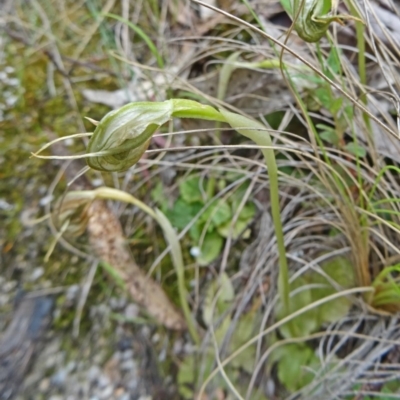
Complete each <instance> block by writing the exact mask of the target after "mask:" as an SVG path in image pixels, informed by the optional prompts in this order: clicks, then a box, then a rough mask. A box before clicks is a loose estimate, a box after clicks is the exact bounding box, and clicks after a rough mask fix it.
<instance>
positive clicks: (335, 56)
mask: <svg viewBox="0 0 400 400" xmlns="http://www.w3.org/2000/svg"><path fill="white" fill-rule="evenodd" d="M329 8H330V7H329ZM339 51H340V50H339V49H338V48H337V47H332V48H331V51H330V52H329V55H328V58H327V59H326V62H327V64H328V66H329V68H330V69H331V70H332V72H334V73H335V74H338V73H339V72H340V70H341V63H340V56H339Z"/></svg>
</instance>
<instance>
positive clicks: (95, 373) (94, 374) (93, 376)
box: [86, 365, 101, 382]
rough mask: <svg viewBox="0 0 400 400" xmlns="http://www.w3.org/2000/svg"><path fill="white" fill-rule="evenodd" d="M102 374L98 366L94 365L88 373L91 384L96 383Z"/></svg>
mask: <svg viewBox="0 0 400 400" xmlns="http://www.w3.org/2000/svg"><path fill="white" fill-rule="evenodd" d="M100 374H101V371H100V368H99V367H98V366H97V365H92V366H91V367H90V368H89V371H88V372H87V374H86V376H87V379H88V380H89V382H94V381H96V380H97V379H98V378H99V376H100Z"/></svg>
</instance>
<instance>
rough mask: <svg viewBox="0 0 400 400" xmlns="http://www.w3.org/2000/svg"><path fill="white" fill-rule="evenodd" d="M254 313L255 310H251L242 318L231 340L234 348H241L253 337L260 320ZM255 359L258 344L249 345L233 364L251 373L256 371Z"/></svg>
mask: <svg viewBox="0 0 400 400" xmlns="http://www.w3.org/2000/svg"><path fill="white" fill-rule="evenodd" d="M254 314H255V313H254V312H249V313H247V314H244V315H243V316H242V317H241V318H240V320H239V322H238V324H237V326H236V328H235V332H234V334H233V337H232V340H231V349H232V350H236V349H238V348H240V347H241V346H242V345H243V344H245V343H246V342H247V341H248V340H250V339H251V338H252V337H253V332H254V327H255V326H256V324H257V322H260V321H257V319H256V318H255V315H254ZM255 360H256V346H249V347H247V348H246V350H244V351H242V352H241V353H239V354H238V355H237V356H236V357H235V358H234V359H233V360H232V362H231V366H233V367H236V368H241V369H243V370H245V371H246V372H248V373H249V374H251V373H252V372H253V371H254V362H255Z"/></svg>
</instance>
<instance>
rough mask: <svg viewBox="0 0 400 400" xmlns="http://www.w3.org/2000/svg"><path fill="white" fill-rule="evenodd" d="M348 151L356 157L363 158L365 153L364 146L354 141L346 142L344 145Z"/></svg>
mask: <svg viewBox="0 0 400 400" xmlns="http://www.w3.org/2000/svg"><path fill="white" fill-rule="evenodd" d="M344 148H345V149H346V150H347V151H348V152H349V153H351V154H353V155H354V156H356V157H360V158H363V157H365V156H366V155H367V151H366V150H365V147H362V146H360V145H359V144H358V143H356V142H350V143H347V144H346V146H345V147H344Z"/></svg>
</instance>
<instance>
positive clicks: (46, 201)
mask: <svg viewBox="0 0 400 400" xmlns="http://www.w3.org/2000/svg"><path fill="white" fill-rule="evenodd" d="M53 198H54V196H53V195H52V194H51V195H49V196H45V197H42V198H41V199H40V201H39V204H40V205H41V206H42V207H44V206H47V204H50V203H51V201H52V200H53Z"/></svg>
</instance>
